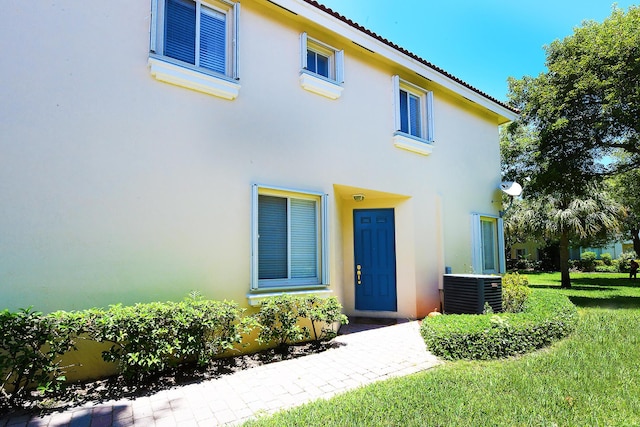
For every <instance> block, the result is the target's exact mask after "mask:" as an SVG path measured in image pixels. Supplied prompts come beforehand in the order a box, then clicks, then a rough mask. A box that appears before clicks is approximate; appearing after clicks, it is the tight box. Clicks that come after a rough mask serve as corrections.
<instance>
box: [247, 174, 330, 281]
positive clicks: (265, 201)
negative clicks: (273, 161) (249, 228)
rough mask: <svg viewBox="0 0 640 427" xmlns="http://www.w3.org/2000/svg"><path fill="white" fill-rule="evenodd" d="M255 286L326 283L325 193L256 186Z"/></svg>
mask: <svg viewBox="0 0 640 427" xmlns="http://www.w3.org/2000/svg"><path fill="white" fill-rule="evenodd" d="M254 193H255V194H254V229H255V231H254V237H253V239H254V243H253V248H254V250H253V252H254V262H253V269H254V271H253V276H254V277H253V279H252V287H253V288H263V289H264V288H269V289H271V288H287V287H304V286H314V285H322V284H323V276H325V275H326V273H325V271H326V254H325V253H324V251H325V248H326V243H325V240H326V230H325V228H326V227H325V226H323V222H324V218H325V216H326V213H324V212H323V211H324V210H325V209H326V196H325V195H323V194H314V193H299V192H289V191H286V190H280V189H274V188H270V187H261V188H260V187H257V186H256V187H254Z"/></svg>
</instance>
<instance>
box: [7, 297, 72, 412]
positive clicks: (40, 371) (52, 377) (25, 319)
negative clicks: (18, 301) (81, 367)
mask: <svg viewBox="0 0 640 427" xmlns="http://www.w3.org/2000/svg"><path fill="white" fill-rule="evenodd" d="M77 320H78V319H77V317H75V316H73V315H65V314H64V313H63V312H57V313H52V314H49V315H46V316H44V315H42V313H40V312H37V311H33V310H32V309H31V308H26V309H20V310H19V311H17V312H10V311H9V310H3V311H2V312H0V331H2V335H1V336H0V374H1V375H2V376H1V377H0V392H1V395H0V396H1V397H2V399H0V400H4V401H7V402H8V403H9V404H11V403H12V402H15V401H16V400H18V399H20V398H22V397H24V396H25V394H26V392H27V390H28V388H29V387H37V388H38V390H39V391H40V392H42V393H43V394H44V393H55V392H58V391H59V390H60V389H61V387H62V385H63V383H64V381H65V380H66V378H65V376H64V373H65V367H63V366H60V361H59V356H61V355H62V354H64V353H66V352H68V351H70V350H72V349H74V348H75V347H74V344H75V339H76V337H77V335H78V331H79V330H80V326H79V323H78V322H77Z"/></svg>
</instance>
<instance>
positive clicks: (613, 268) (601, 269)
mask: <svg viewBox="0 0 640 427" xmlns="http://www.w3.org/2000/svg"><path fill="white" fill-rule="evenodd" d="M596 272H598V273H617V272H618V266H617V265H596Z"/></svg>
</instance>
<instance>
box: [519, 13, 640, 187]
mask: <svg viewBox="0 0 640 427" xmlns="http://www.w3.org/2000/svg"><path fill="white" fill-rule="evenodd" d="M545 49H546V57H547V60H546V66H547V69H548V71H547V72H545V73H541V74H540V75H538V76H537V77H529V76H525V77H523V78H522V79H519V80H518V79H514V78H510V81H509V90H510V94H509V98H510V102H511V104H512V105H513V106H515V107H517V108H519V109H520V110H521V117H520V120H519V124H520V125H524V126H531V127H533V128H534V129H535V133H536V136H537V138H538V143H537V150H536V152H535V156H534V158H535V162H536V164H538V165H539V166H540V167H539V170H538V173H537V174H536V175H535V176H532V180H534V178H535V180H534V182H533V183H532V188H533V189H541V190H545V189H547V190H548V189H550V188H553V191H554V192H555V191H560V192H563V193H574V194H575V193H580V192H581V190H582V184H584V183H586V182H590V181H592V180H593V179H597V178H599V177H602V176H607V175H612V174H616V173H619V172H622V171H626V170H630V169H632V168H635V167H640V119H639V118H640V7H637V6H632V7H630V8H629V9H628V10H627V11H626V12H625V11H623V10H621V9H619V8H617V7H614V8H613V11H612V13H611V15H610V16H609V17H608V18H607V19H606V20H604V21H603V22H602V23H597V22H594V21H585V22H583V24H582V26H581V27H578V28H575V29H574V33H573V34H572V35H570V36H568V37H566V38H565V39H563V40H556V41H554V42H552V43H551V44H550V45H548V46H546V47H545ZM616 152H624V153H625V154H626V155H625V156H624V157H621V158H623V159H624V161H609V160H610V157H609V156H612V155H613V154H615V153H616Z"/></svg>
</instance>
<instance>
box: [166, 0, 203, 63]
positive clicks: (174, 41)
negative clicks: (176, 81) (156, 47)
mask: <svg viewBox="0 0 640 427" xmlns="http://www.w3.org/2000/svg"><path fill="white" fill-rule="evenodd" d="M166 9H167V10H166V22H165V27H166V29H165V40H164V46H165V48H164V54H165V55H166V56H169V57H171V58H175V59H178V60H180V61H184V62H188V63H189V64H195V60H196V59H195V58H196V52H195V44H196V41H195V40H196V4H195V3H194V2H192V1H184V0H167V7H166Z"/></svg>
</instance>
